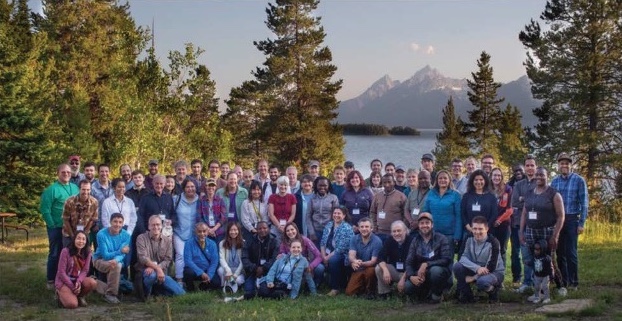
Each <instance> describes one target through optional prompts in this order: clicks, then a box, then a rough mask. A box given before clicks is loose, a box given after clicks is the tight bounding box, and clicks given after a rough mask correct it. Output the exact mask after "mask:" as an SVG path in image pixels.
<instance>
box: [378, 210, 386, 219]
mask: <svg viewBox="0 0 622 321" xmlns="http://www.w3.org/2000/svg"><path fill="white" fill-rule="evenodd" d="M386 217H387V213H385V212H384V211H380V212H378V218H379V219H381V220H384V219H385V218H386Z"/></svg>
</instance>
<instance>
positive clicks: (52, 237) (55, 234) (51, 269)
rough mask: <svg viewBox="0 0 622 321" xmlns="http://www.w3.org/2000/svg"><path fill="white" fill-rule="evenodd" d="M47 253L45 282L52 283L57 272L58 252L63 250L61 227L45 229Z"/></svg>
mask: <svg viewBox="0 0 622 321" xmlns="http://www.w3.org/2000/svg"><path fill="white" fill-rule="evenodd" d="M47 232H48V242H49V253H48V264H47V280H48V282H53V281H54V279H56V271H57V270H58V259H59V258H60V251H62V250H63V229H62V228H61V227H55V228H49V227H48V228H47Z"/></svg>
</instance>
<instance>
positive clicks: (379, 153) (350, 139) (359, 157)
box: [344, 130, 439, 177]
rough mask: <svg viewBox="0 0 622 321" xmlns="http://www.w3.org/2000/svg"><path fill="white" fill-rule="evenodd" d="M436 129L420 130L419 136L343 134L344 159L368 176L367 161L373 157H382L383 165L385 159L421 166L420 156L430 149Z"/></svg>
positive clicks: (408, 165) (431, 148) (399, 163)
mask: <svg viewBox="0 0 622 321" xmlns="http://www.w3.org/2000/svg"><path fill="white" fill-rule="evenodd" d="M438 132H439V131H438V130H421V135H420V136H350V135H346V136H344V138H345V140H346V146H345V148H344V154H345V157H346V160H349V161H352V162H353V163H354V167H355V168H356V169H357V170H359V171H360V172H361V174H363V177H368V176H369V174H370V173H371V170H370V168H369V163H370V162H371V160H372V159H375V158H377V159H379V160H381V161H382V164H383V168H384V164H386V163H387V162H392V163H394V164H395V166H398V165H402V166H404V167H405V168H407V169H408V168H416V169H419V168H420V167H421V156H422V155H423V154H425V153H431V152H432V150H433V149H434V147H435V146H434V145H435V143H436V134H437V133H438Z"/></svg>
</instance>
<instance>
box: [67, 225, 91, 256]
mask: <svg viewBox="0 0 622 321" xmlns="http://www.w3.org/2000/svg"><path fill="white" fill-rule="evenodd" d="M80 234H82V235H84V237H85V238H86V244H84V248H82V249H78V248H77V247H76V237H78V235H80ZM67 248H68V249H69V255H71V256H76V255H78V256H80V257H87V255H89V253H90V252H91V246H90V244H89V237H88V235H86V233H84V231H78V232H77V233H76V235H74V236H73V238H72V239H71V243H69V245H67Z"/></svg>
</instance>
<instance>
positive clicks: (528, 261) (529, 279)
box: [520, 244, 533, 286]
mask: <svg viewBox="0 0 622 321" xmlns="http://www.w3.org/2000/svg"><path fill="white" fill-rule="evenodd" d="M520 253H521V256H522V257H523V271H524V275H523V285H527V286H533V253H531V249H530V248H529V245H527V244H521V246H520Z"/></svg>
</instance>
